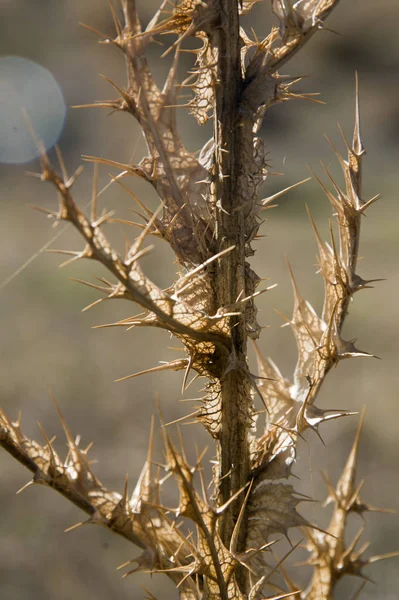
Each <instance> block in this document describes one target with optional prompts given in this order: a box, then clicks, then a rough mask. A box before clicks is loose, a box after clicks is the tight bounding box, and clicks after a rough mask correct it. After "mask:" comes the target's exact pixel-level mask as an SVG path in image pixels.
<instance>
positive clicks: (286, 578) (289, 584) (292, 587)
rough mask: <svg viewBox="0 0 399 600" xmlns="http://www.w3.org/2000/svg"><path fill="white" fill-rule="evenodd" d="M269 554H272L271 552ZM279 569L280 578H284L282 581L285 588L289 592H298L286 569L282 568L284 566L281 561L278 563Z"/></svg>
mask: <svg viewBox="0 0 399 600" xmlns="http://www.w3.org/2000/svg"><path fill="white" fill-rule="evenodd" d="M271 552H272V554H273V550H272V551H271ZM276 559H277V560H278V557H276ZM279 569H280V572H281V574H282V576H283V577H284V581H285V583H286V585H287V587H288V588H289V589H290V590H291V592H294V591H296V590H298V586H297V585H296V584H295V583H294V581H293V580H292V579H291V577H290V576H289V575H288V572H287V569H286V568H285V567H284V564H283V563H282V562H281V561H280V565H279Z"/></svg>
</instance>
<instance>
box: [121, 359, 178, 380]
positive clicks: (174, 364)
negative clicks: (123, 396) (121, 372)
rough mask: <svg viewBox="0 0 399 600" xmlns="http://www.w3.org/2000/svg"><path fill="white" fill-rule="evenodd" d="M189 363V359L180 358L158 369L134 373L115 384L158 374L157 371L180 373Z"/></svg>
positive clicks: (159, 366) (152, 368)
mask: <svg viewBox="0 0 399 600" xmlns="http://www.w3.org/2000/svg"><path fill="white" fill-rule="evenodd" d="M187 362H188V359H187V358H178V359H176V360H173V361H171V362H169V363H165V364H161V365H158V366H156V367H151V368H150V369H144V371H139V372H138V373H133V374H132V375H126V376H125V377H120V378H119V379H114V383H117V382H119V381H126V379H133V378H134V377H139V376H140V375H146V374H147V373H156V372H157V371H171V370H172V371H180V370H182V369H185V368H186V366H187Z"/></svg>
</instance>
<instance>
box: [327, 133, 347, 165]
mask: <svg viewBox="0 0 399 600" xmlns="http://www.w3.org/2000/svg"><path fill="white" fill-rule="evenodd" d="M324 137H325V138H326V140H327V142H328V144H329V145H330V146H331V148H332V149H333V151H334V154H335V156H336V157H337V159H338V161H339V164H340V165H341V168H342V170H343V171H344V172H345V171H346V169H347V168H348V166H349V164H348V162H347V161H346V160H345V159H344V158H342V156H341V155H340V153H339V152H338V150H337V148H336V146H334V144H333V143H332V141H331V140H330V138H329V137H328V136H327V135H325V134H324ZM344 140H345V138H344ZM345 142H346V140H345ZM346 146H347V148H348V150H349V146H348V142H346Z"/></svg>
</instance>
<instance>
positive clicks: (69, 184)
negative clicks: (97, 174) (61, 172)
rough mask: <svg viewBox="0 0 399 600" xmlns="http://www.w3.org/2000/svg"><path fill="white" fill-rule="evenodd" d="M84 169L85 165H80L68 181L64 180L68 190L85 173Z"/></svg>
mask: <svg viewBox="0 0 399 600" xmlns="http://www.w3.org/2000/svg"><path fill="white" fill-rule="evenodd" d="M83 171H84V166H83V165H80V166H79V167H78V168H77V169H76V171H75V172H74V173H73V174H72V175H71V177H70V178H69V179H68V181H64V184H65V187H66V189H67V190H69V189H70V188H71V187H72V186H73V185H74V183H75V181H76V180H77V178H78V177H79V176H80V175H81V174H82V173H83Z"/></svg>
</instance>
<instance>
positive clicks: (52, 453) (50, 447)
mask: <svg viewBox="0 0 399 600" xmlns="http://www.w3.org/2000/svg"><path fill="white" fill-rule="evenodd" d="M37 425H38V427H39V429H40V431H41V434H42V436H43V437H44V440H45V442H46V445H47V448H48V449H49V452H50V456H51V462H52V463H53V464H52V465H51V466H55V464H56V460H55V452H54V449H53V447H52V445H51V442H50V440H49V438H48V437H47V435H46V432H45V431H44V429H43V427H42V426H41V424H40V423H39V421H37Z"/></svg>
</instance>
